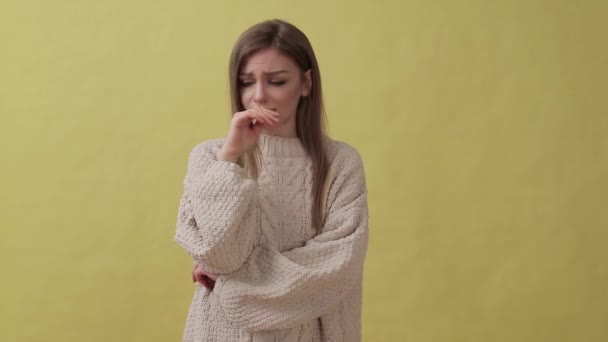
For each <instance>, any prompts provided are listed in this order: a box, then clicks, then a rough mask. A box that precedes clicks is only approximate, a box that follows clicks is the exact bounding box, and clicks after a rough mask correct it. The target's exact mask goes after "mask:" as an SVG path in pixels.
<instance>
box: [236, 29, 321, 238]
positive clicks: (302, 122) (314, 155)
mask: <svg viewBox="0 0 608 342" xmlns="http://www.w3.org/2000/svg"><path fill="white" fill-rule="evenodd" d="M267 48H275V49H277V50H279V51H281V52H282V53H283V54H285V55H286V56H288V57H290V58H291V59H292V60H293V61H294V62H295V63H296V64H297V65H298V67H299V68H300V70H301V72H302V76H303V74H304V72H306V71H307V70H310V76H311V80H312V84H311V88H310V93H309V94H308V96H305V97H300V102H299V103H298V108H297V112H296V134H297V137H298V138H299V139H300V142H301V143H302V145H303V146H304V149H305V150H306V153H307V154H308V156H309V158H310V159H311V161H312V169H313V189H312V194H313V206H312V213H311V215H312V224H313V227H314V228H315V229H316V230H317V232H319V230H320V229H321V226H322V225H323V216H324V214H323V210H324V205H323V198H324V197H323V191H324V185H325V181H326V178H327V172H328V168H329V162H328V158H327V150H326V146H325V110H324V107H323V92H322V88H321V73H320V71H319V66H318V64H317V59H316V57H315V53H314V51H313V49H312V46H311V44H310V42H309V41H308V38H307V37H306V35H305V34H304V33H303V32H302V31H300V30H299V29H298V28H297V27H295V26H294V25H292V24H290V23H288V22H285V21H282V20H278V19H275V20H268V21H264V22H261V23H258V24H256V25H253V26H252V27H250V28H249V29H247V30H246V31H245V32H243V33H242V34H241V36H240V37H239V38H238V40H237V41H236V43H235V45H234V48H233V50H232V54H231V56H230V65H229V77H230V97H231V105H232V113H233V114H234V113H237V112H241V111H244V110H245V107H244V106H243V103H242V102H241V85H240V82H239V74H240V72H241V69H242V68H243V66H244V64H245V63H246V61H247V59H248V58H249V57H251V56H252V55H253V54H255V53H256V52H258V51H260V50H263V49H267ZM260 162H261V155H260V152H259V148H258V147H257V146H256V147H255V148H253V149H252V150H250V151H247V152H245V153H244V154H243V155H242V156H241V158H239V161H238V163H239V165H241V166H242V167H244V168H245V169H247V170H248V172H249V174H250V175H251V176H253V177H257V176H258V174H259V170H258V166H259V164H260Z"/></svg>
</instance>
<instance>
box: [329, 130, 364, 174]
mask: <svg viewBox="0 0 608 342" xmlns="http://www.w3.org/2000/svg"><path fill="white" fill-rule="evenodd" d="M326 139H327V140H326V146H327V158H328V160H329V164H330V165H331V166H335V167H340V168H341V167H344V164H354V165H357V166H359V165H360V166H361V167H362V166H363V160H362V158H361V154H360V153H359V151H358V150H357V149H356V148H355V147H354V146H353V145H351V144H349V143H347V142H344V141H340V140H335V139H332V138H330V137H326Z"/></svg>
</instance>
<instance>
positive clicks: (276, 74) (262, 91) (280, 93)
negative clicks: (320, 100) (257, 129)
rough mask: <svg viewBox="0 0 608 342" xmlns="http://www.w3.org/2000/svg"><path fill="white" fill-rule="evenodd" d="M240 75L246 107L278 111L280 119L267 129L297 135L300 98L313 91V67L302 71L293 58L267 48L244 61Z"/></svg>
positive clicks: (268, 132) (242, 99) (280, 134)
mask: <svg viewBox="0 0 608 342" xmlns="http://www.w3.org/2000/svg"><path fill="white" fill-rule="evenodd" d="M239 78H240V84H241V86H240V88H241V102H242V104H243V106H244V107H245V109H253V108H259V107H263V108H266V109H270V110H273V111H275V112H277V113H279V122H278V123H277V124H276V125H274V126H273V127H269V128H268V129H266V130H264V132H265V133H267V134H272V135H279V136H290V137H295V136H296V110H297V108H298V103H299V101H300V97H301V96H308V94H309V93H310V85H311V80H310V70H308V71H306V72H305V73H302V71H301V70H300V68H299V67H298V65H297V64H296V63H295V62H294V61H293V60H292V59H291V58H290V57H287V56H285V55H284V54H282V53H281V52H279V51H278V50H277V49H274V48H268V49H264V50H261V51H258V52H257V53H255V54H253V55H252V56H251V57H250V58H249V59H248V60H247V61H246V62H245V65H244V66H243V68H242V69H241V74H240V75H239Z"/></svg>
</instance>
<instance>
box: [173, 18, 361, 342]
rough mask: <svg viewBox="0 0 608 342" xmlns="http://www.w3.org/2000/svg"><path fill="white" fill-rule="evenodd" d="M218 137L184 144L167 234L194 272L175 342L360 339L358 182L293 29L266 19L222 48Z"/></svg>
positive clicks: (310, 59) (355, 158)
mask: <svg viewBox="0 0 608 342" xmlns="http://www.w3.org/2000/svg"><path fill="white" fill-rule="evenodd" d="M229 77H230V85H231V97H232V112H233V115H232V120H231V123H230V127H229V129H228V133H227V135H226V138H225V139H221V140H211V141H206V142H203V143H201V144H199V145H197V146H195V147H194V149H193V150H192V152H191V154H190V157H189V160H188V171H187V174H186V177H185V181H184V193H183V197H182V199H181V201H180V206H179V213H178V221H177V231H176V234H175V241H176V242H177V243H178V244H179V245H180V246H181V247H182V248H183V249H184V250H186V252H188V254H189V255H191V256H192V258H193V259H194V262H195V265H194V270H193V271H192V280H193V281H198V283H199V284H200V285H199V286H197V288H196V291H195V293H194V298H193V300H192V304H191V306H190V310H189V313H188V319H187V322H186V327H185V332H184V339H183V340H184V341H192V342H194V341H197V342H198V341H349V342H350V341H359V340H360V339H361V295H362V275H363V263H364V260H365V255H366V250H367V241H368V209H367V189H366V184H365V175H364V170H363V163H362V161H361V158H360V156H359V153H357V151H356V150H355V149H354V148H353V147H351V146H349V145H347V144H345V143H342V142H338V141H335V140H332V139H330V138H329V137H327V136H326V135H325V133H324V125H323V123H324V116H323V115H324V112H323V101H322V91H321V76H320V73H319V67H318V65H317V61H316V58H315V55H314V52H313V49H312V47H311V45H310V42H309V41H308V39H307V38H306V36H305V35H304V33H302V32H301V31H300V30H299V29H297V28H296V27H295V26H293V25H291V24H289V23H287V22H284V21H280V20H272V21H265V22H262V23H259V24H257V25H254V26H252V27H251V28H249V29H248V30H247V31H245V32H244V33H243V34H242V35H241V36H240V37H239V39H238V41H237V42H236V44H235V46H234V49H233V51H232V55H231V57H230V72H229Z"/></svg>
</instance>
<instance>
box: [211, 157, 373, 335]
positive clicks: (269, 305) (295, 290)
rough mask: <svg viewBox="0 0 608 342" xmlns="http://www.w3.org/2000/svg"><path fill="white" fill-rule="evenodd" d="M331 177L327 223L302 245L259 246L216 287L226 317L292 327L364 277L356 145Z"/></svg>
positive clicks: (244, 324)
mask: <svg viewBox="0 0 608 342" xmlns="http://www.w3.org/2000/svg"><path fill="white" fill-rule="evenodd" d="M343 161H344V163H342V165H337V167H336V169H339V170H340V171H339V173H338V175H337V176H336V177H335V178H334V179H333V182H332V183H331V186H330V189H329V194H328V197H327V203H328V211H327V215H326V216H325V223H324V225H323V227H322V229H321V232H320V234H318V235H317V236H316V237H314V238H313V239H311V240H309V241H307V242H306V243H305V245H304V246H302V247H298V248H295V249H292V250H289V251H285V252H279V251H277V250H276V249H275V248H273V247H272V245H273V244H272V243H270V244H264V245H260V246H256V247H255V248H254V249H253V251H252V253H251V255H250V257H249V259H248V260H247V262H246V263H245V264H244V265H243V267H242V268H241V269H239V270H238V271H236V272H234V273H232V274H228V275H223V276H220V277H219V278H218V282H217V283H216V286H215V289H214V292H215V293H216V294H218V295H219V298H220V304H221V305H222V308H223V310H224V312H225V314H226V317H227V319H228V320H230V321H232V322H233V323H234V324H237V325H238V326H239V327H241V328H243V329H245V330H248V331H250V332H253V331H261V330H275V329H286V328H292V327H295V326H297V325H299V324H305V323H306V322H309V321H310V320H313V319H315V318H318V317H321V316H323V315H324V314H326V313H327V312H329V311H330V310H332V309H333V308H336V307H337V305H338V304H339V303H340V302H341V300H342V299H343V298H344V296H346V295H347V294H349V293H350V291H351V290H352V289H353V288H354V287H355V286H356V285H357V284H358V283H360V282H361V281H362V274H363V263H364V259H365V254H366V251H367V240H368V208H367V189H366V185H365V177H364V171H363V164H362V162H361V159H360V157H359V155H358V153H356V151H355V150H354V149H353V150H352V153H351V154H349V155H348V156H347V158H345V159H344V160H343Z"/></svg>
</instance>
